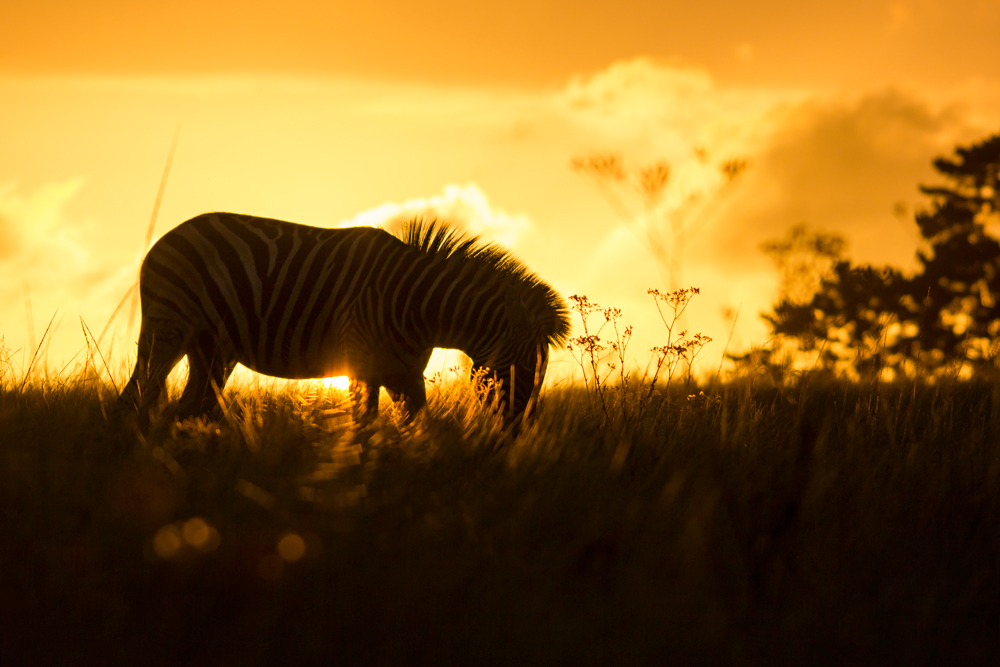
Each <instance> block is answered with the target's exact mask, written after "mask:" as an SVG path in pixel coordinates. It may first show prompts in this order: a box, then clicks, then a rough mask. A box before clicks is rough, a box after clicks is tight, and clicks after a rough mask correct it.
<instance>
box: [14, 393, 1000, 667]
mask: <svg viewBox="0 0 1000 667" xmlns="http://www.w3.org/2000/svg"><path fill="white" fill-rule="evenodd" d="M678 385H679V383H677V382H675V383H674V386H672V387H670V388H669V389H667V388H666V387H665V386H663V387H661V388H659V389H657V390H656V391H655V392H654V393H653V395H652V398H651V399H649V402H648V404H647V405H646V407H645V408H644V416H643V419H642V420H641V421H638V422H636V421H628V420H622V421H618V422H616V421H614V420H613V419H612V420H610V421H609V419H608V417H607V415H606V414H605V407H607V408H608V410H609V412H610V413H611V414H616V413H617V412H621V411H623V410H625V409H626V408H627V405H628V401H629V400H631V398H630V395H629V394H628V393H627V392H620V393H619V392H615V391H611V392H609V393H608V394H607V395H606V396H605V397H604V398H602V399H601V401H604V402H603V403H601V404H600V405H596V404H595V401H594V400H593V396H588V394H587V393H586V392H585V391H584V390H583V389H582V388H574V387H564V388H562V389H554V390H551V391H549V392H548V393H547V394H545V395H544V397H543V402H542V404H541V406H540V409H539V412H538V415H537V419H536V421H535V422H534V423H533V424H532V425H531V426H529V427H528V428H527V429H526V430H525V432H523V433H522V435H521V436H520V437H519V438H518V439H517V440H516V441H514V442H513V443H509V444H507V445H506V446H504V447H497V446H496V442H497V439H496V433H497V429H498V426H499V425H498V424H497V421H496V419H494V418H493V417H492V416H490V415H489V414H486V413H483V412H482V411H480V409H479V408H478V403H477V400H476V395H475V392H474V390H473V389H472V388H471V387H470V386H468V385H462V384H458V385H455V386H452V387H451V388H443V389H435V390H433V391H432V392H431V397H430V398H431V401H430V405H429V409H428V411H427V414H426V415H425V416H424V418H422V419H421V420H419V421H418V422H417V423H416V424H415V425H412V426H405V425H401V424H399V423H397V422H396V421H394V419H393V418H392V417H391V416H388V417H386V418H384V419H381V420H380V425H379V428H378V429H377V430H375V431H368V432H362V433H358V432H355V430H354V429H353V426H352V424H351V422H350V420H349V419H347V414H349V412H348V410H347V406H346V405H344V403H343V401H342V399H343V396H342V395H340V394H338V393H336V392H334V391H319V390H316V389H314V388H310V386H308V385H306V386H303V387H301V388H298V389H295V388H293V389H291V390H289V391H285V392H277V391H273V390H266V389H265V390H263V391H251V390H250V389H249V388H247V387H244V388H242V389H237V390H235V391H230V392H228V394H229V395H228V402H229V404H230V406H231V408H230V410H229V411H228V414H227V415H226V416H225V417H224V418H223V419H222V420H221V421H219V422H190V423H187V424H185V425H182V426H180V427H178V426H177V425H173V424H171V423H170V420H169V419H164V420H163V421H162V422H161V423H159V424H158V425H157V426H156V427H155V428H154V430H153V431H152V432H151V433H150V435H149V437H148V438H147V439H140V438H139V437H138V436H137V435H135V434H133V433H130V432H129V431H128V430H127V429H124V428H120V427H116V426H114V425H112V424H109V422H108V421H107V419H106V418H105V405H106V402H107V401H110V400H113V397H114V391H113V389H112V388H111V386H110V385H109V384H105V383H103V382H101V381H99V380H97V379H95V378H94V376H93V373H91V374H90V375H86V374H78V375H76V376H74V377H71V378H68V379H59V378H50V379H47V380H42V379H31V380H29V381H27V382H24V383H19V382H14V381H12V379H11V378H10V377H9V376H7V377H6V379H5V381H4V382H3V383H2V387H0V432H2V435H0V442H2V444H0V590H2V591H3V594H2V597H0V600H2V602H0V610H2V613H3V617H4V618H5V619H6V620H5V621H4V622H3V623H2V624H0V641H2V643H0V649H2V653H3V655H5V656H13V657H14V658H15V659H14V661H13V662H7V660H8V658H6V657H5V662H6V664H43V663H46V662H48V663H57V664H58V663H62V664H91V663H101V664H108V663H113V664H139V663H142V664H237V663H239V664H290V663H293V662H306V663H311V662H323V663H331V662H336V663H344V664H399V663H404V664H419V663H432V664H454V663H458V664H463V663H464V664H502V665H509V664H553V663H562V664H582V665H586V664H649V663H657V664H663V663H730V664H803V663H808V664H845V663H879V662H889V661H890V660H891V661H893V662H899V661H901V662H903V663H904V664H937V663H942V662H948V663H986V662H987V661H988V660H991V659H994V658H995V657H996V654H997V651H998V648H1000V645H998V640H997V635H998V630H1000V502H998V500H1000V456H998V448H997V443H998V442H1000V387H998V386H997V385H996V384H995V383H989V382H966V383H957V382H956V383H951V384H948V383H945V384H941V383H939V384H937V385H927V386H924V385H919V384H917V385H914V384H906V385H903V384H900V385H887V384H880V385H859V384H856V383H847V382H838V381H832V380H820V379H818V378H814V379H810V378H809V377H804V378H803V379H802V380H801V381H800V382H799V383H798V385H796V386H794V387H785V388H775V387H768V386H763V385H761V386H755V385H754V384H753V383H752V382H751V381H750V380H749V379H735V380H732V381H730V382H728V383H718V384H715V385H712V386H708V387H704V388H703V393H699V392H698V391H697V390H694V389H690V388H685V387H681V386H678ZM642 389H643V386H642V385H641V384H637V385H636V390H637V391H639V390H642Z"/></svg>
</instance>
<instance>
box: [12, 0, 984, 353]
mask: <svg viewBox="0 0 1000 667" xmlns="http://www.w3.org/2000/svg"><path fill="white" fill-rule="evenodd" d="M996 34H1000V2H998V1H997V0H990V1H985V0H964V1H962V2H943V1H942V2H935V1H933V0H920V1H914V2H886V3H878V2H841V3H800V2H781V3H779V2H758V3H734V2H720V1H711V2H702V3H666V2H656V3H653V2H649V3H639V2H619V3H605V2H601V3H598V2H575V3H548V4H543V3H537V2H533V3H526V2H524V3H522V2H507V3H504V4H502V5H501V4H495V5H491V4H484V3H459V2H431V3H401V2H396V3H382V4H380V5H374V4H371V5H366V8H364V9H360V8H355V9H347V10H344V9H332V8H330V7H329V6H328V5H327V4H325V3H316V4H315V5H313V4H311V3H303V2H296V1H291V2H283V3H280V4H279V5H276V6H272V5H269V4H268V3H259V2H241V3H205V2H200V3H188V2H177V1H176V0H175V1H172V2H145V3H126V2H85V3H84V2H52V1H44V0H42V1H39V0H35V1H33V2H20V1H14V2H10V1H8V2H5V3H4V4H3V8H2V9H0V99H2V100H3V102H4V103H3V104H2V105H0V145H2V146H3V156H4V159H3V160H2V161H0V271H2V272H3V275H5V276H9V277H10V278H9V279H8V280H6V281H5V282H3V283H2V284H0V336H2V337H3V341H4V345H5V346H6V347H7V348H9V349H13V350H15V351H19V350H23V349H24V348H26V347H27V341H28V339H29V338H30V331H31V327H29V326H28V324H27V321H26V315H25V296H24V285H25V284H27V285H28V288H29V292H30V294H31V302H32V311H33V323H32V324H33V327H34V330H35V335H36V337H39V336H40V335H41V331H42V330H44V328H45V324H46V323H47V322H48V320H49V318H50V317H51V315H52V313H53V312H55V311H56V309H58V311H59V313H61V314H62V317H63V318H64V319H63V322H62V324H61V325H60V327H59V329H58V331H57V335H56V336H55V337H54V338H53V341H54V342H53V345H52V348H51V349H50V359H49V364H50V366H53V367H55V368H56V369H58V367H59V366H60V365H61V364H62V363H64V360H68V359H69V358H71V357H72V355H73V354H74V353H75V352H76V351H77V350H78V349H79V348H80V347H81V346H82V344H83V339H82V334H80V333H79V325H78V318H79V317H83V318H84V320H85V321H86V322H87V323H88V325H89V326H90V328H91V329H93V330H95V331H94V333H95V334H97V333H98V331H99V330H100V329H101V328H103V326H104V323H105V322H106V321H107V320H108V317H109V316H110V315H111V311H112V310H113V309H114V306H115V304H116V303H117V302H118V300H119V299H120V298H121V295H122V294H123V293H124V292H125V290H127V289H128V286H129V284H130V283H131V281H132V280H133V279H134V275H135V270H136V267H137V262H138V260H139V254H140V246H141V243H142V240H143V237H144V235H145V227H146V225H147V223H148V221H149V214H150V210H151V208H152V202H153V198H154V196H155V193H156V189H157V185H158V183H159V179H160V174H161V171H162V169H163V163H164V160H165V158H166V154H167V150H168V147H169V145H170V141H171V137H172V135H173V133H174V130H175V128H176V127H178V126H180V128H181V130H180V140H179V144H178V148H177V153H176V157H175V160H174V164H173V170H172V172H171V176H170V180H169V183H168V185H167V191H166V196H165V198H164V201H163V206H162V209H161V211H160V218H159V223H158V226H157V233H156V235H157V236H159V235H160V234H162V233H163V232H165V231H166V230H168V229H169V228H171V227H173V226H174V225H176V224H178V223H179V222H181V221H183V220H184V219H186V218H188V217H191V216H193V215H196V214H198V213H201V212H204V211H208V210H235V211H241V212H247V213H254V214H258V215H269V216H274V217H279V218H284V219H289V220H294V221H298V222H305V223H312V224H321V225H337V224H343V223H344V222H345V221H351V220H353V221H354V222H355V223H365V224H374V223H376V222H378V221H380V220H385V219H386V218H387V217H392V216H394V215H395V216H399V215H410V214H413V213H416V212H424V213H436V214H439V215H442V216H445V217H449V218H451V219H455V220H457V221H459V222H461V223H463V224H465V225H466V226H468V227H470V228H471V229H473V230H475V231H477V232H480V233H484V234H486V235H488V236H491V237H492V238H497V239H499V240H501V241H504V242H507V243H509V244H511V246H512V248H513V250H514V252H515V253H516V254H518V255H519V256H521V257H522V258H523V259H524V260H525V261H526V262H527V263H528V264H529V265H530V266H532V267H533V268H534V269H536V270H537V271H538V272H539V273H540V274H541V275H542V276H543V277H544V278H546V279H547V280H548V281H550V282H551V283H552V284H553V285H555V286H556V287H557V288H558V289H560V290H561V291H562V292H563V293H564V294H566V295H569V294H573V293H584V294H587V295H588V296H590V297H591V299H592V300H595V301H598V302H599V303H602V304H606V305H617V306H619V307H621V308H622V309H623V311H625V315H626V318H627V319H628V321H631V322H633V323H635V324H636V329H637V335H636V339H635V342H634V343H633V351H634V352H635V355H636V357H637V360H638V361H639V363H640V364H641V363H644V362H645V359H646V353H645V351H644V350H648V348H649V346H651V345H654V344H661V343H662V341H660V340H659V339H658V338H657V337H658V336H659V334H660V331H661V328H662V325H661V324H659V320H658V318H657V316H656V312H655V309H654V308H653V305H652V303H651V302H649V300H648V297H647V296H646V288H648V287H654V286H658V287H661V288H662V287H664V286H665V285H664V274H663V272H662V271H661V270H660V269H659V268H658V266H657V263H656V261H655V259H654V258H653V256H652V255H651V254H650V252H649V250H648V247H647V245H646V244H645V243H644V242H643V241H642V239H641V238H640V237H637V236H636V235H635V234H633V233H632V232H630V231H629V228H628V227H627V226H626V225H625V224H623V221H622V220H621V219H620V218H619V217H617V216H616V214H615V211H614V209H613V208H612V207H611V206H609V204H608V202H607V200H606V199H605V198H603V197H602V196H601V194H600V192H599V191H598V190H597V189H596V188H594V187H593V184H591V183H588V182H587V181H586V180H584V179H582V178H581V177H580V176H579V175H578V174H575V173H573V171H572V170H571V169H570V160H571V159H572V158H573V157H575V156H579V155H585V154H588V153H590V152H593V151H609V150H613V151H618V152H620V153H622V154H623V155H624V157H625V159H626V161H627V163H628V164H629V165H631V166H641V165H643V164H647V163H649V162H652V161H654V160H659V159H665V160H667V161H669V162H670V163H671V165H672V166H673V171H674V178H673V180H672V182H671V190H670V192H669V193H668V195H669V196H668V197H667V199H666V200H665V204H664V208H663V210H662V211H661V212H660V213H661V223H660V224H666V222H665V221H667V220H669V218H670V216H671V215H673V216H678V215H687V219H688V222H689V224H691V234H690V235H689V237H690V240H689V243H688V245H687V247H686V249H685V262H684V281H685V282H686V283H689V284H695V285H698V286H699V287H701V289H702V295H701V296H700V297H699V300H698V302H697V303H696V304H695V305H694V306H692V310H691V311H689V312H690V319H689V322H688V326H689V327H690V328H691V329H693V330H700V331H703V332H705V333H708V334H709V335H711V336H713V337H714V338H715V339H716V341H717V342H716V343H715V344H714V345H713V348H712V349H710V350H707V351H706V354H707V355H709V356H712V355H714V357H715V360H714V361H713V362H712V364H717V363H718V359H719V357H720V355H721V354H722V348H723V345H724V341H725V339H726V337H727V336H728V332H729V327H730V325H731V321H730V320H727V319H726V318H725V317H724V316H723V313H724V312H726V311H727V310H728V311H729V312H732V311H735V310H736V309H740V312H741V315H740V320H739V322H738V325H737V328H736V334H735V336H734V344H733V346H734V347H736V348H740V347H745V346H746V345H748V344H750V343H752V342H756V343H762V342H764V339H765V337H766V329H765V328H764V327H763V325H762V324H761V323H760V321H759V318H758V317H757V313H759V312H760V311H761V310H763V309H765V308H766V307H767V305H768V303H769V302H770V299H772V298H773V295H774V289H775V285H776V280H775V276H774V274H773V272H772V271H771V269H770V268H769V266H768V264H767V261H766V259H765V258H764V257H763V256H762V255H761V253H760V252H759V251H758V246H759V244H760V243H761V242H762V241H764V240H767V239H769V238H773V237H776V236H780V235H781V234H782V233H783V232H784V231H785V230H786V229H787V228H788V227H790V226H791V225H793V224H795V223H797V222H800V221H806V222H808V223H810V224H812V225H814V226H818V227H823V228H826V229H833V230H837V231H840V232H842V233H844V234H846V235H847V236H848V238H849V240H850V242H851V246H850V254H851V255H852V257H854V258H855V259H858V260H862V261H872V262H892V263H894V264H897V265H905V264H906V263H907V262H909V261H911V260H912V256H913V251H914V249H915V247H916V246H915V236H914V230H913V228H912V226H909V227H908V226H907V225H906V224H901V222H900V221H899V220H898V219H897V218H896V217H895V216H894V215H893V207H894V206H895V204H896V203H897V202H900V201H902V202H905V203H906V204H907V205H909V206H910V207H911V208H912V206H914V205H916V204H919V203H921V201H922V200H921V198H920V196H919V194H918V192H917V189H916V186H917V184H918V183H919V182H928V181H929V180H932V179H933V172H932V170H931V168H930V160H931V159H932V158H933V157H934V156H936V155H939V154H941V153H944V152H948V151H950V150H951V148H952V147H953V146H954V144H955V143H956V142H959V141H962V142H967V141H971V140H975V139H978V138H980V137H982V136H984V135H985V134H987V133H990V132H995V131H997V129H998V126H1000V59H998V58H996V57H995V53H996V50H995V46H994V43H993V42H994V40H995V35H996ZM696 148H699V149H705V150H707V152H708V158H709V159H708V161H707V163H706V162H703V161H701V160H699V159H698V158H697V156H696V154H695V149H696ZM734 156H739V157H745V158H747V159H748V160H749V164H750V168H749V169H748V170H747V172H746V173H745V174H744V175H743V176H742V177H741V178H740V180H739V181H738V182H737V183H735V184H734V186H733V187H731V188H729V189H720V187H721V181H720V179H719V178H718V170H717V167H718V164H719V162H721V161H722V160H724V159H727V158H730V157H734ZM691 195H695V196H696V197H698V198H699V199H698V201H700V202H704V203H705V205H704V206H703V207H700V208H699V207H698V206H696V207H694V208H693V209H692V208H691V207H690V206H688V207H686V208H684V207H681V203H682V202H684V201H687V200H688V198H689V197H690V196H691ZM626 203H632V204H637V201H631V202H626ZM679 207H680V208H679ZM57 320H58V316H57ZM122 320H123V318H121V317H119V319H118V320H117V328H116V330H117V331H118V332H119V334H121V333H122V329H123V326H124V325H123V322H122ZM132 349H134V348H132ZM23 356H24V353H23V352H20V351H19V352H18V353H17V354H16V355H15V361H17V362H18V363H19V364H23V363H26V361H22V357H23ZM28 356H30V355H28ZM556 367H557V368H558V365H556Z"/></svg>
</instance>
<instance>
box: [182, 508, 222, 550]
mask: <svg viewBox="0 0 1000 667" xmlns="http://www.w3.org/2000/svg"><path fill="white" fill-rule="evenodd" d="M181 535H182V536H183V537H184V541H185V542H186V543H187V544H189V545H191V546H192V547H194V548H195V549H197V550H199V551H204V552H208V551H214V550H215V548H216V547H218V546H219V531H217V530H216V529H215V528H214V527H213V526H211V525H209V524H208V522H207V521H205V520H204V519H202V518H201V517H200V516H196V517H192V518H190V519H188V520H187V521H185V522H184V525H183V526H182V527H181Z"/></svg>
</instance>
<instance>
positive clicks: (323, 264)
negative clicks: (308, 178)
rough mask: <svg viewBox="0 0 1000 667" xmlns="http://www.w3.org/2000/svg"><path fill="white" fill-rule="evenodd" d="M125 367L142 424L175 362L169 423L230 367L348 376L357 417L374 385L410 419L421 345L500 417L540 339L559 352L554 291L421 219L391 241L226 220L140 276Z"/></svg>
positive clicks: (210, 222)
mask: <svg viewBox="0 0 1000 667" xmlns="http://www.w3.org/2000/svg"><path fill="white" fill-rule="evenodd" d="M139 292H140V298H141V303H142V325H141V330H140V333H139V341H138V354H137V358H136V366H135V369H134V371H133V373H132V377H131V378H130V380H129V383H128V384H127V385H126V387H125V388H124V389H123V391H122V393H121V396H120V397H119V401H120V404H121V405H123V406H125V407H128V408H131V409H135V410H137V411H138V413H139V415H140V419H141V420H142V425H143V427H144V428H145V427H147V426H148V419H149V414H150V410H151V409H152V408H154V407H155V405H156V403H157V402H158V400H159V399H160V398H161V397H162V396H163V395H164V392H163V389H164V387H165V381H166V377H167V374H169V372H170V370H171V369H172V368H173V367H174V366H175V365H176V364H177V363H178V362H179V361H180V360H181V358H183V357H184V356H185V355H187V357H188V361H189V363H190V369H191V370H190V374H189V378H188V382H187V385H186V386H185V388H184V392H183V394H182V396H181V401H180V405H179V408H178V417H186V416H192V415H200V414H205V413H207V412H208V411H209V410H210V409H211V408H212V407H213V406H214V405H216V404H217V402H218V396H221V390H222V388H223V387H224V386H225V383H226V380H227V379H228V377H229V375H230V373H231V372H232V370H233V368H234V367H235V365H236V364H237V363H242V364H243V365H245V366H247V367H248V368H250V369H252V370H255V371H258V372H260V373H264V374H266V375H273V376H276V377H285V378H308V377H325V376H331V375H348V376H350V377H351V378H352V389H353V390H354V394H355V399H356V400H355V407H356V415H357V417H358V419H359V420H360V421H362V422H367V421H370V420H371V419H373V418H374V416H375V415H376V414H377V410H378V389H379V388H380V387H385V388H386V389H387V390H388V391H389V393H390V395H391V396H392V397H393V398H394V400H397V401H403V402H404V403H405V406H406V408H407V410H408V411H409V414H410V415H413V414H415V412H416V411H417V410H419V409H420V408H421V407H422V406H423V405H424V403H425V402H426V397H425V393H424V383H423V370H424V368H425V366H426V364H427V361H428V359H429V358H430V354H431V351H432V349H433V348H435V347H446V348H456V349H460V350H462V351H464V352H465V353H466V354H468V355H469V356H470V357H471V358H472V360H473V367H474V368H476V369H481V368H485V369H488V371H489V373H490V374H491V375H493V376H495V377H496V379H497V380H499V381H500V382H501V387H502V391H503V392H505V393H506V401H505V404H506V405H507V406H508V408H507V411H506V414H505V416H506V418H507V420H508V422H514V421H518V420H519V419H520V418H521V416H522V415H523V413H524V412H525V411H526V409H527V408H528V407H529V406H530V404H531V403H532V401H533V400H534V397H535V396H536V394H537V390H538V386H539V385H540V384H541V381H542V379H543V378H544V374H545V365H546V364H547V361H548V347H549V345H561V344H563V343H565V341H566V338H567V336H568V334H569V320H568V317H567V311H566V308H565V305H564V303H563V301H562V299H561V298H560V297H559V295H558V294H557V293H556V292H555V291H554V290H553V289H552V288H551V287H549V286H548V285H546V284H545V283H544V282H543V281H542V280H541V279H539V278H538V277H537V276H535V275H534V274H533V273H531V272H530V271H529V270H528V269H527V268H526V267H525V266H524V265H523V264H521V262H519V261H518V260H517V259H515V258H514V257H513V256H512V255H510V254H509V253H508V252H506V251H505V250H503V249H502V248H499V247H498V246H495V245H490V244H486V243H483V242H481V241H480V240H479V239H476V238H470V237H466V236H463V235H461V234H459V233H456V232H455V231H453V230H451V229H449V228H448V227H447V226H444V225H440V224H438V223H435V222H431V223H425V222H419V221H414V222H411V223H409V224H408V225H407V226H405V227H404V230H403V233H402V234H401V236H400V237H397V236H394V235H392V234H389V233H388V232H386V231H383V230H380V229H376V228H372V227H355V228H350V229H324V228H318V227H309V226H305V225H299V224H295V223H290V222H283V221H280V220H272V219H267V218H257V217H253V216H247V215H238V214H233V213H209V214H205V215H200V216H197V217H195V218H192V219H191V220H188V221H187V222H184V223H182V224H181V225H179V226H178V227H176V228H175V229H173V230H171V231H170V232H168V233H167V234H165V235H164V236H163V237H162V238H161V239H160V240H159V241H157V243H156V244H155V245H154V246H153V247H152V248H151V249H150V251H149V252H148V253H147V255H146V258H145V260H144V261H143V264H142V268H141V270H140V279H139Z"/></svg>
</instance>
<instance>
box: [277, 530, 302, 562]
mask: <svg viewBox="0 0 1000 667" xmlns="http://www.w3.org/2000/svg"><path fill="white" fill-rule="evenodd" d="M305 553H306V541H305V540H304V539H302V537H301V536H300V535H297V534H295V533H288V534H287V535H285V536H284V537H282V538H281V540H279V541H278V554H280V555H281V557H282V558H284V559H285V560H286V561H288V562H289V563H294V562H295V561H297V560H299V559H300V558H302V557H303V556H304V555H305Z"/></svg>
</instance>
